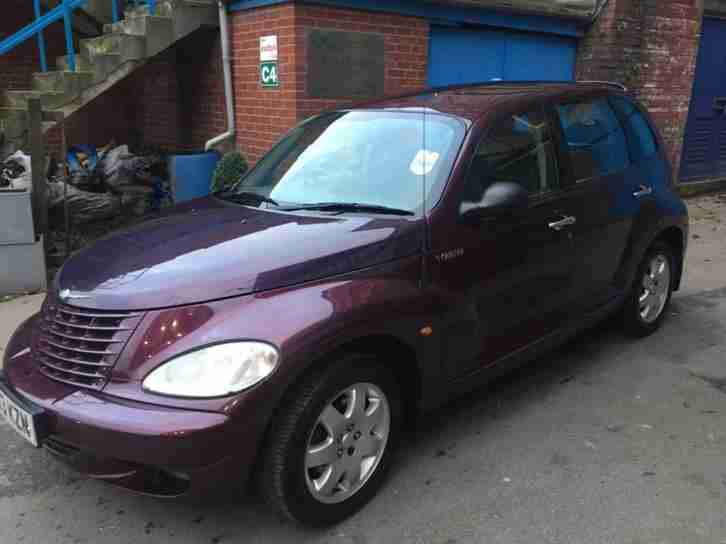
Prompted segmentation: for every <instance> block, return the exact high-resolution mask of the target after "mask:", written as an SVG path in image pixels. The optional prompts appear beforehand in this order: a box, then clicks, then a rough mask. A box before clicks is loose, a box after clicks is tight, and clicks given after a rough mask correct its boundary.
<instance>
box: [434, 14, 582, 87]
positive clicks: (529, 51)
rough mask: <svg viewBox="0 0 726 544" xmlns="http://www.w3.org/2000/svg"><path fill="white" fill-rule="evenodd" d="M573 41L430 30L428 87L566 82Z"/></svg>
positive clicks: (574, 46) (572, 64) (571, 66)
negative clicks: (509, 82)
mask: <svg viewBox="0 0 726 544" xmlns="http://www.w3.org/2000/svg"><path fill="white" fill-rule="evenodd" d="M576 53H577V41H576V40H575V38H566V37H562V36H552V35H548V34H535V33H530V32H516V31H511V30H499V29H481V30H479V29H477V30H462V29H455V28H445V27H436V26H435V27H432V29H431V43H430V50H429V85H432V86H440V85H457V84H462V83H477V82H481V81H492V80H499V79H501V80H504V81H523V80H547V81H569V80H572V79H573V78H574V74H575V55H576Z"/></svg>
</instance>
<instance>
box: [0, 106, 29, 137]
mask: <svg viewBox="0 0 726 544" xmlns="http://www.w3.org/2000/svg"><path fill="white" fill-rule="evenodd" d="M0 129H2V132H3V134H5V138H6V139H7V140H15V139H17V138H20V137H23V136H24V135H25V132H26V131H27V130H28V110H26V109H20V108H0Z"/></svg>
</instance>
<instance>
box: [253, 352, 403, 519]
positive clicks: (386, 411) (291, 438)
mask: <svg viewBox="0 0 726 544" xmlns="http://www.w3.org/2000/svg"><path fill="white" fill-rule="evenodd" d="M286 403H287V404H288V405H287V406H286V407H283V409H282V411H281V413H280V415H279V417H278V419H277V420H276V422H275V423H273V431H272V432H271V436H270V438H269V440H268V445H267V451H266V459H265V464H264V469H263V474H262V493H263V494H264V496H265V497H266V499H267V501H268V503H270V504H271V505H272V506H273V507H275V508H276V509H277V510H278V511H279V512H281V513H282V514H283V515H285V516H286V517H288V518H290V519H293V520H296V521H298V522H301V523H304V524H307V525H313V526H326V525H331V524H334V523H337V522H339V521H341V520H343V519H345V518H346V517H348V516H350V515H351V514H353V513H354V512H356V511H357V510H358V509H359V508H361V507H362V506H363V505H364V504H365V503H366V502H368V501H369V500H370V499H371V498H372V497H373V496H374V495H375V493H376V492H377V490H378V489H379V488H380V486H381V484H382V483H383V478H384V476H385V472H386V470H387V469H388V465H389V463H390V458H391V451H392V450H393V448H394V447H395V443H396V441H397V438H398V433H399V429H400V424H401V401H400V398H399V389H398V386H397V384H396V381H395V379H394V378H393V376H392V375H391V373H390V372H389V371H388V370H387V369H386V368H385V367H383V366H382V365H381V364H380V363H378V362H377V361H376V360H375V359H373V358H371V357H368V356H357V355H356V356H349V357H346V358H345V359H344V360H342V361H340V362H338V363H336V364H333V365H331V366H330V367H329V368H327V369H325V370H323V371H322V372H320V373H316V374H314V375H311V376H309V377H308V378H307V379H306V380H305V381H304V382H303V383H302V384H301V385H300V386H299V387H298V388H297V389H296V391H295V393H294V394H293V395H292V396H291V397H290V398H289V399H288V401H286Z"/></svg>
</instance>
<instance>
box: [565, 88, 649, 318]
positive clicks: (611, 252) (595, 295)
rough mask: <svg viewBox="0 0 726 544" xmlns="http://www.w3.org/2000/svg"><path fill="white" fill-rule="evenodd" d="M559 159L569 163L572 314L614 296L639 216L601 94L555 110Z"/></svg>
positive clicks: (618, 136)
mask: <svg viewBox="0 0 726 544" xmlns="http://www.w3.org/2000/svg"><path fill="white" fill-rule="evenodd" d="M555 111H556V114H557V118H558V119H559V125H560V128H561V131H560V142H561V145H560V149H561V156H562V157H563V158H564V160H565V161H566V162H567V163H568V170H569V176H568V177H569V183H568V185H569V186H568V188H567V193H568V194H569V195H570V198H571V203H572V205H573V206H574V212H573V215H574V216H575V217H576V221H577V223H576V224H575V226H574V227H573V234H574V236H575V239H574V244H575V250H574V251H575V253H574V258H575V260H576V265H575V270H576V272H575V276H574V285H573V288H574V295H575V297H576V300H577V312H581V311H587V310H589V309H592V308H595V307H597V306H599V305H601V304H603V303H605V302H607V301H608V300H610V299H612V298H613V297H614V296H616V295H617V294H618V292H617V289H616V288H615V283H614V280H615V277H616V273H617V271H618V269H619V267H620V263H621V261H622V258H623V255H624V252H625V250H626V248H627V244H628V239H629V236H630V232H631V230H632V224H633V220H634V218H635V217H636V215H637V212H638V202H637V199H636V198H635V197H634V196H633V194H634V193H635V192H636V191H637V186H638V183H639V181H640V180H641V178H640V177H638V176H637V175H635V173H634V170H633V167H632V164H631V160H630V155H629V152H628V146H627V139H626V136H625V131H624V129H623V125H622V124H621V121H620V120H619V118H618V116H617V115H616V112H615V110H614V109H613V107H612V106H611V104H610V102H609V100H608V97H607V96H605V95H602V96H598V97H593V98H587V99H582V100H578V101H573V102H565V103H561V104H558V105H556V106H555Z"/></svg>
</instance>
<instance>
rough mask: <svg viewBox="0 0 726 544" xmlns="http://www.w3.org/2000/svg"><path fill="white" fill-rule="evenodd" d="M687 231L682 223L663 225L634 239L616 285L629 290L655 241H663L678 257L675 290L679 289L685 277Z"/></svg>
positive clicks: (626, 254) (629, 245) (674, 280)
mask: <svg viewBox="0 0 726 544" xmlns="http://www.w3.org/2000/svg"><path fill="white" fill-rule="evenodd" d="M687 232H688V230H687V227H684V226H683V225H680V224H669V225H661V226H659V227H658V228H655V229H653V230H652V231H650V232H648V233H644V234H642V235H640V236H637V237H635V238H634V239H632V240H631V242H630V243H629V244H628V249H627V250H626V253H625V256H624V258H623V261H622V265H621V268H620V272H619V273H618V276H617V278H616V285H618V286H619V287H620V288H621V289H623V291H624V292H628V291H629V290H630V288H631V286H632V285H633V282H634V281H635V276H636V273H637V271H638V267H639V266H640V263H641V261H642V260H643V257H644V256H645V254H646V253H647V252H648V250H649V249H650V248H651V247H652V246H653V244H654V243H656V242H658V241H662V242H664V243H666V244H668V245H669V247H671V248H672V249H673V252H674V254H675V256H676V259H677V262H676V263H675V265H676V270H675V274H674V277H673V290H674V291H677V290H678V289H679V288H680V285H681V279H682V277H683V267H684V258H685V252H686V247H687Z"/></svg>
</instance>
